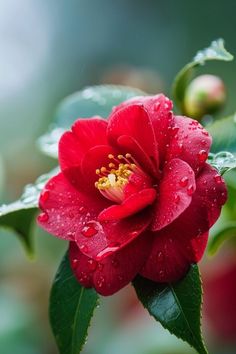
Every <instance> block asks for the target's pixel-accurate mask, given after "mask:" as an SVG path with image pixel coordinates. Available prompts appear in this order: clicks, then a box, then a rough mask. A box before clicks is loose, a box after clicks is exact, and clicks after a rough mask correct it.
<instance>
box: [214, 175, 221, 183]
mask: <svg viewBox="0 0 236 354" xmlns="http://www.w3.org/2000/svg"><path fill="white" fill-rule="evenodd" d="M214 180H215V181H216V183H217V184H221V183H223V180H222V177H221V176H220V175H215V176H214Z"/></svg>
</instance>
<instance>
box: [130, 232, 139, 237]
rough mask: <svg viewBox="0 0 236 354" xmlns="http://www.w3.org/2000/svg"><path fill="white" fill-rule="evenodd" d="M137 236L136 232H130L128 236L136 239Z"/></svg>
mask: <svg viewBox="0 0 236 354" xmlns="http://www.w3.org/2000/svg"><path fill="white" fill-rule="evenodd" d="M138 234H139V232H138V231H131V232H130V233H129V235H130V236H131V237H136V236H138Z"/></svg>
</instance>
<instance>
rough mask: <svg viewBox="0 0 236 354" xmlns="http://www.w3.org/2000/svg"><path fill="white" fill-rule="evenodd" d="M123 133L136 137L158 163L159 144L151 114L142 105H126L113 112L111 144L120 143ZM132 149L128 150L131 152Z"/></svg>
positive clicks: (109, 126)
mask: <svg viewBox="0 0 236 354" xmlns="http://www.w3.org/2000/svg"><path fill="white" fill-rule="evenodd" d="M122 135H127V136H131V137H132V138H134V139H135V140H136V141H137V142H138V144H139V145H140V146H141V148H142V149H143V150H144V151H145V153H146V154H147V155H148V156H149V158H150V159H151V160H153V161H155V163H156V166H157V165H158V156H157V144H156V140H155V136H154V131H153V128H152V125H151V123H150V119H149V116H148V114H147V112H146V111H145V110H144V108H143V106H141V105H131V106H128V107H124V108H122V109H120V110H118V111H117V112H115V113H113V114H111V116H110V118H109V120H108V127H107V136H108V140H109V142H110V143H111V145H113V146H116V147H117V145H118V139H119V138H120V137H121V136H122ZM129 152H130V151H127V153H129Z"/></svg>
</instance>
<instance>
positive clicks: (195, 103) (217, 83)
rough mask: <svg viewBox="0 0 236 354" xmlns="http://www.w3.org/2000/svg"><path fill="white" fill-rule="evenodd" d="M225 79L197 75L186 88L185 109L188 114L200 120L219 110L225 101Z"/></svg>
mask: <svg viewBox="0 0 236 354" xmlns="http://www.w3.org/2000/svg"><path fill="white" fill-rule="evenodd" d="M225 98H226V93H225V86H224V83H223V81H222V80H221V79H220V78H219V77H217V76H214V75H201V76H198V77H196V78H195V79H194V80H193V81H192V82H191V83H190V85H189V86H188V87H187V89H186V93H185V98H184V110H185V114H186V115H187V116H190V117H192V118H195V119H198V120H200V119H201V118H202V117H203V116H204V115H207V114H213V113H216V112H217V111H219V110H220V109H221V108H222V106H223V105H224V103H225Z"/></svg>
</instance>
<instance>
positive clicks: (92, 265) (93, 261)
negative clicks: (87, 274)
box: [88, 259, 98, 272]
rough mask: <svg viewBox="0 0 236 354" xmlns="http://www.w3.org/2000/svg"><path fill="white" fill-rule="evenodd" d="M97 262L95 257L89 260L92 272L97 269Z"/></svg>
mask: <svg viewBox="0 0 236 354" xmlns="http://www.w3.org/2000/svg"><path fill="white" fill-rule="evenodd" d="M97 265H98V264H97V262H96V261H95V260H94V259H89V260H88V268H89V270H90V271H91V272H94V271H95V270H96V269H97Z"/></svg>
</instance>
